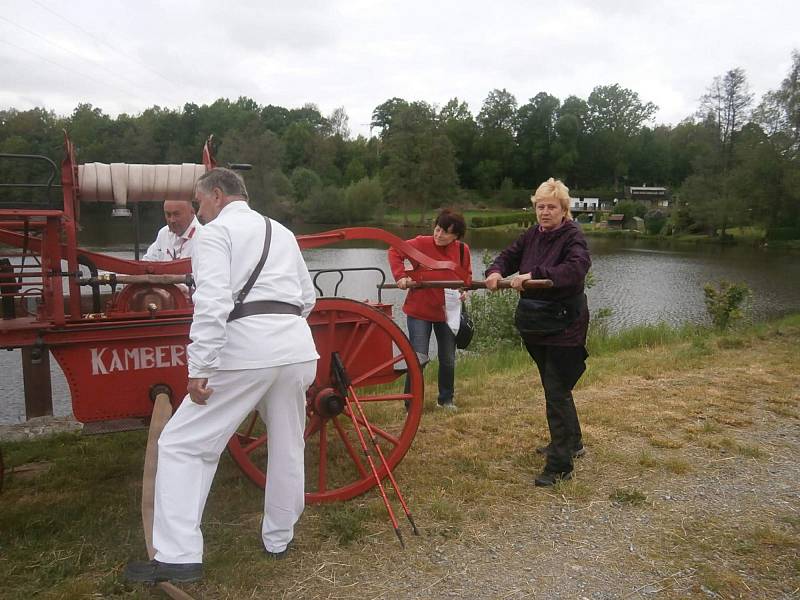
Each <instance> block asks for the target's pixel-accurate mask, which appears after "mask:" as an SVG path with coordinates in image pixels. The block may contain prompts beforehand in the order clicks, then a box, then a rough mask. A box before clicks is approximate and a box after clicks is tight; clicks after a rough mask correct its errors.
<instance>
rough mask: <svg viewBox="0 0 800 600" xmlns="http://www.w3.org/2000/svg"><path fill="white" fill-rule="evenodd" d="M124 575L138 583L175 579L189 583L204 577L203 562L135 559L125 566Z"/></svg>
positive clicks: (175, 580) (176, 581) (177, 581)
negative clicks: (183, 562)
mask: <svg viewBox="0 0 800 600" xmlns="http://www.w3.org/2000/svg"><path fill="white" fill-rule="evenodd" d="M123 576H124V577H125V579H126V580H128V581H136V582H138V583H158V582H159V581H173V582H175V583H189V582H191V581H200V579H202V577H203V563H185V564H181V563H165V562H160V561H158V560H151V561H147V562H145V561H142V560H140V561H135V562H130V563H128V564H127V565H126V566H125V572H124V573H123Z"/></svg>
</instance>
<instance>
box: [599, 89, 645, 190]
mask: <svg viewBox="0 0 800 600" xmlns="http://www.w3.org/2000/svg"><path fill="white" fill-rule="evenodd" d="M587 106H588V111H589V112H588V115H587V130H588V132H589V133H590V134H591V140H592V144H591V146H590V156H591V159H592V161H593V164H594V167H595V168H594V171H595V176H596V177H597V180H602V176H599V177H598V176H597V171H598V169H599V170H600V172H601V173H604V174H606V179H605V180H603V181H602V182H603V183H613V185H614V187H615V188H617V187H619V182H620V179H621V178H622V177H627V176H628V172H629V164H630V156H631V151H632V140H633V138H634V137H635V136H636V135H637V134H638V133H639V131H640V130H641V128H642V126H643V125H644V123H645V122H647V121H649V120H650V119H651V118H652V117H653V115H654V114H655V112H656V110H658V107H657V106H656V105H655V104H653V103H652V102H642V101H641V100H640V99H639V94H637V93H636V92H634V91H632V90H629V89H627V88H623V87H621V86H620V85H619V84H617V83H615V84H613V85H601V86H597V87H596V88H594V90H592V93H591V94H589V99H588V101H587ZM608 175H611V177H610V178H608Z"/></svg>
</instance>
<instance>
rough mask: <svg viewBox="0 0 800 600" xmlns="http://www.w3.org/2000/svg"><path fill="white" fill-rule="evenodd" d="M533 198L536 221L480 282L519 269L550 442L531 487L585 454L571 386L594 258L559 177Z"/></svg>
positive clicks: (582, 346)
mask: <svg viewBox="0 0 800 600" xmlns="http://www.w3.org/2000/svg"><path fill="white" fill-rule="evenodd" d="M531 202H532V204H533V206H534V208H535V209H536V217H537V219H538V221H539V222H538V224H536V225H534V226H533V227H531V228H530V229H528V230H527V231H526V232H525V233H523V234H522V235H521V236H520V237H519V238H518V239H517V241H515V242H514V243H513V244H511V245H510V246H509V247H508V248H506V249H505V250H503V252H501V253H500V255H499V256H498V257H497V258H496V259H495V261H494V262H493V263H492V264H491V266H489V268H488V269H487V270H486V287H487V288H488V289H489V290H491V291H495V290H496V289H497V282H498V281H499V280H500V279H501V278H503V277H507V276H509V275H512V274H514V273H518V274H517V275H515V276H514V277H513V278H512V280H511V287H513V288H514V289H515V290H517V291H519V292H520V304H519V306H518V308H517V314H516V318H515V321H516V325H517V328H518V329H519V331H520V335H521V336H522V341H523V342H524V343H525V348H526V349H527V350H528V353H529V354H530V355H531V357H532V358H533V360H534V362H536V366H537V367H538V369H539V376H540V377H541V380H542V386H543V387H544V397H545V402H546V407H547V425H548V427H549V429H550V443H549V444H548V445H547V446H545V447H543V448H539V449H537V451H538V452H540V453H541V454H544V455H545V456H546V457H547V462H546V463H545V467H544V470H543V471H542V472H541V473H540V474H539V475H538V476H537V477H536V479H535V481H534V483H535V484H536V485H537V486H551V485H554V484H555V483H556V482H558V481H560V480H566V479H569V478H570V477H572V470H573V458H575V457H578V456H581V455H582V454H584V453H585V449H584V447H583V442H582V439H581V426H580V423H579V422H578V414H577V412H576V411H575V402H574V401H573V398H572V389H573V388H574V387H575V384H576V383H577V382H578V379H580V377H581V375H583V372H584V371H585V370H586V357H587V356H588V353H587V352H586V331H587V329H588V327H589V308H588V306H587V304H586V295H585V294H584V282H585V280H586V274H587V273H588V271H589V267H591V265H592V261H591V258H590V257H589V250H588V248H587V246H586V239H585V238H584V237H583V233H582V232H581V230H580V228H579V227H578V226H577V225H576V224H575V223H574V222H573V220H572V214H571V213H570V210H569V190H568V189H567V187H566V186H565V185H564V184H563V183H562V182H561V181H559V180H555V179H553V178H550V179H548V180H547V181H545V182H544V183H543V184H542V185H540V186H539V187H538V188H537V190H536V192H535V193H534V195H533V196H532V197H531ZM528 279H550V280H552V281H553V287H552V288H548V289H536V290H525V289H524V288H523V283H524V282H525V281H526V280H528Z"/></svg>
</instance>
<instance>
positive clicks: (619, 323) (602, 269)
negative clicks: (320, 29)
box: [0, 223, 800, 423]
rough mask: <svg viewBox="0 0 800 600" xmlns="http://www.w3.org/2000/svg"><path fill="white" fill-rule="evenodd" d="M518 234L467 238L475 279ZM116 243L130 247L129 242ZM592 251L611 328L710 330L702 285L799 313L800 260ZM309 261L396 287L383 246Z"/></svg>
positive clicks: (9, 417) (765, 253)
mask: <svg viewBox="0 0 800 600" xmlns="http://www.w3.org/2000/svg"><path fill="white" fill-rule="evenodd" d="M156 228H157V223H155V224H150V225H149V227H143V228H142V229H143V231H144V235H150V234H154V232H155V229H156ZM314 230H316V231H319V230H320V229H319V228H316V229H314ZM314 230H310V229H309V228H305V229H300V228H298V229H297V230H296V231H295V233H298V234H300V233H311V232H313V231H314ZM392 231H393V233H396V234H397V235H399V236H400V237H404V238H408V237H412V236H414V235H417V234H418V233H428V232H427V231H426V230H402V229H394V230H392ZM107 233H108V232H107V231H106V234H107ZM516 235H517V234H516V233H501V232H481V231H470V232H468V235H467V238H466V242H467V243H468V244H469V245H470V247H471V249H472V263H473V271H474V275H475V278H477V279H482V278H483V273H482V271H483V268H484V267H483V257H484V254H487V253H488V254H490V255H492V256H494V255H496V254H497V252H498V251H499V250H501V249H503V248H504V247H505V246H507V245H508V244H509V243H510V242H511V241H513V239H514V238H515V237H516ZM82 237H83V239H84V241H83V242H82V243H83V244H84V245H86V246H94V245H95V243H97V242H99V243H101V244H103V243H104V241H105V240H102V239H99V238H98V237H95V238H93V237H92V235H91V232H86V231H84V232H83V233H82ZM111 239H117V240H122V242H123V243H125V242H126V240H125V237H124V236H123V237H112V238H111ZM93 242H94V243H93ZM143 247H144V245H143ZM589 247H590V250H591V253H592V260H593V266H592V272H593V273H594V278H595V285H594V286H593V287H592V288H591V289H589V290H588V291H587V295H588V297H589V306H590V308H591V310H592V311H593V312H594V311H596V310H597V309H599V308H609V309H611V311H612V312H611V316H610V318H609V319H608V323H609V325H610V327H611V328H612V329H621V328H625V327H630V326H632V325H637V324H643V323H657V322H659V321H664V322H667V323H670V324H673V325H680V324H683V323H687V322H688V323H706V322H707V314H706V309H705V306H704V303H703V285H704V284H705V283H706V282H710V281H712V282H717V281H719V280H721V279H727V280H729V281H735V282H743V283H745V284H747V285H748V286H749V287H750V288H751V289H752V290H753V296H752V299H751V301H750V305H749V310H748V315H749V317H750V318H752V319H753V320H763V319H766V318H769V317H774V316H779V315H782V314H786V313H789V312H798V311H800V260H798V258H800V255H798V254H797V253H791V252H787V251H778V250H773V249H756V248H750V247H722V246H714V245H708V244H698V245H687V244H669V243H664V242H653V241H642V240H622V239H611V238H589ZM105 250H106V251H109V252H112V253H114V254H119V255H121V256H127V257H131V258H132V257H133V252H132V251H130V245H127V248H123V247H114V246H109V245H107V244H106V245H105ZM304 255H305V258H306V261H307V264H308V267H309V269H311V270H314V269H335V268H346V267H365V266H369V267H378V268H380V269H383V270H384V272H385V273H386V275H387V278H388V280H389V281H391V274H390V272H389V269H388V262H387V260H386V248H385V247H384V246H382V245H379V244H373V243H369V242H357V243H351V244H348V245H347V246H344V245H341V244H340V245H335V246H330V247H327V248H317V249H313V250H308V251H306V252H305V253H304ZM337 281H338V276H336V275H334V274H324V275H320V277H319V278H318V282H319V285H320V287H321V288H322V292H323V294H325V295H333V292H334V286H335V285H336V283H337ZM379 281H380V275H379V274H377V273H373V272H363V273H350V274H347V275H346V276H345V279H344V281H343V282H342V283H341V286H340V289H339V295H340V296H346V297H349V298H353V299H356V300H373V301H374V300H376V299H377V290H376V285H377V283H378V282H379ZM403 297H404V292H401V291H399V290H385V291H384V292H383V301H384V302H389V303H392V304H394V306H395V317H396V319H397V320H398V323H400V324H401V325H402V326H403V327H404V328H405V319H404V318H403V315H402V313H401V312H400V306H401V304H402V301H403ZM20 360H21V359H20V353H19V351H13V352H0V372H1V373H2V377H0V423H16V422H21V421H24V420H25V414H24V412H25V409H24V396H23V390H22V384H21V381H22V372H21V366H20ZM51 363H52V373H53V377H52V379H53V404H54V407H53V408H54V413H55V414H56V415H68V414H70V412H71V408H70V402H69V390H68V388H67V385H66V381H65V380H64V376H63V374H62V373H61V371H60V369H59V368H58V366H57V365H56V363H55V360H52V361H51Z"/></svg>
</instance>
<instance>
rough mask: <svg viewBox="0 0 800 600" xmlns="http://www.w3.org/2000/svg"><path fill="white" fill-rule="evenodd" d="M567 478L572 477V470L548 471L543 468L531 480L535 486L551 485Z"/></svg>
mask: <svg viewBox="0 0 800 600" xmlns="http://www.w3.org/2000/svg"><path fill="white" fill-rule="evenodd" d="M568 479H572V471H548V470H547V469H545V470H544V471H542V472H541V473H539V475H537V477H536V479H534V480H533V484H534V485H535V486H536V487H552V486H554V485H555V484H557V483H559V482H561V481H567V480H568Z"/></svg>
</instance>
